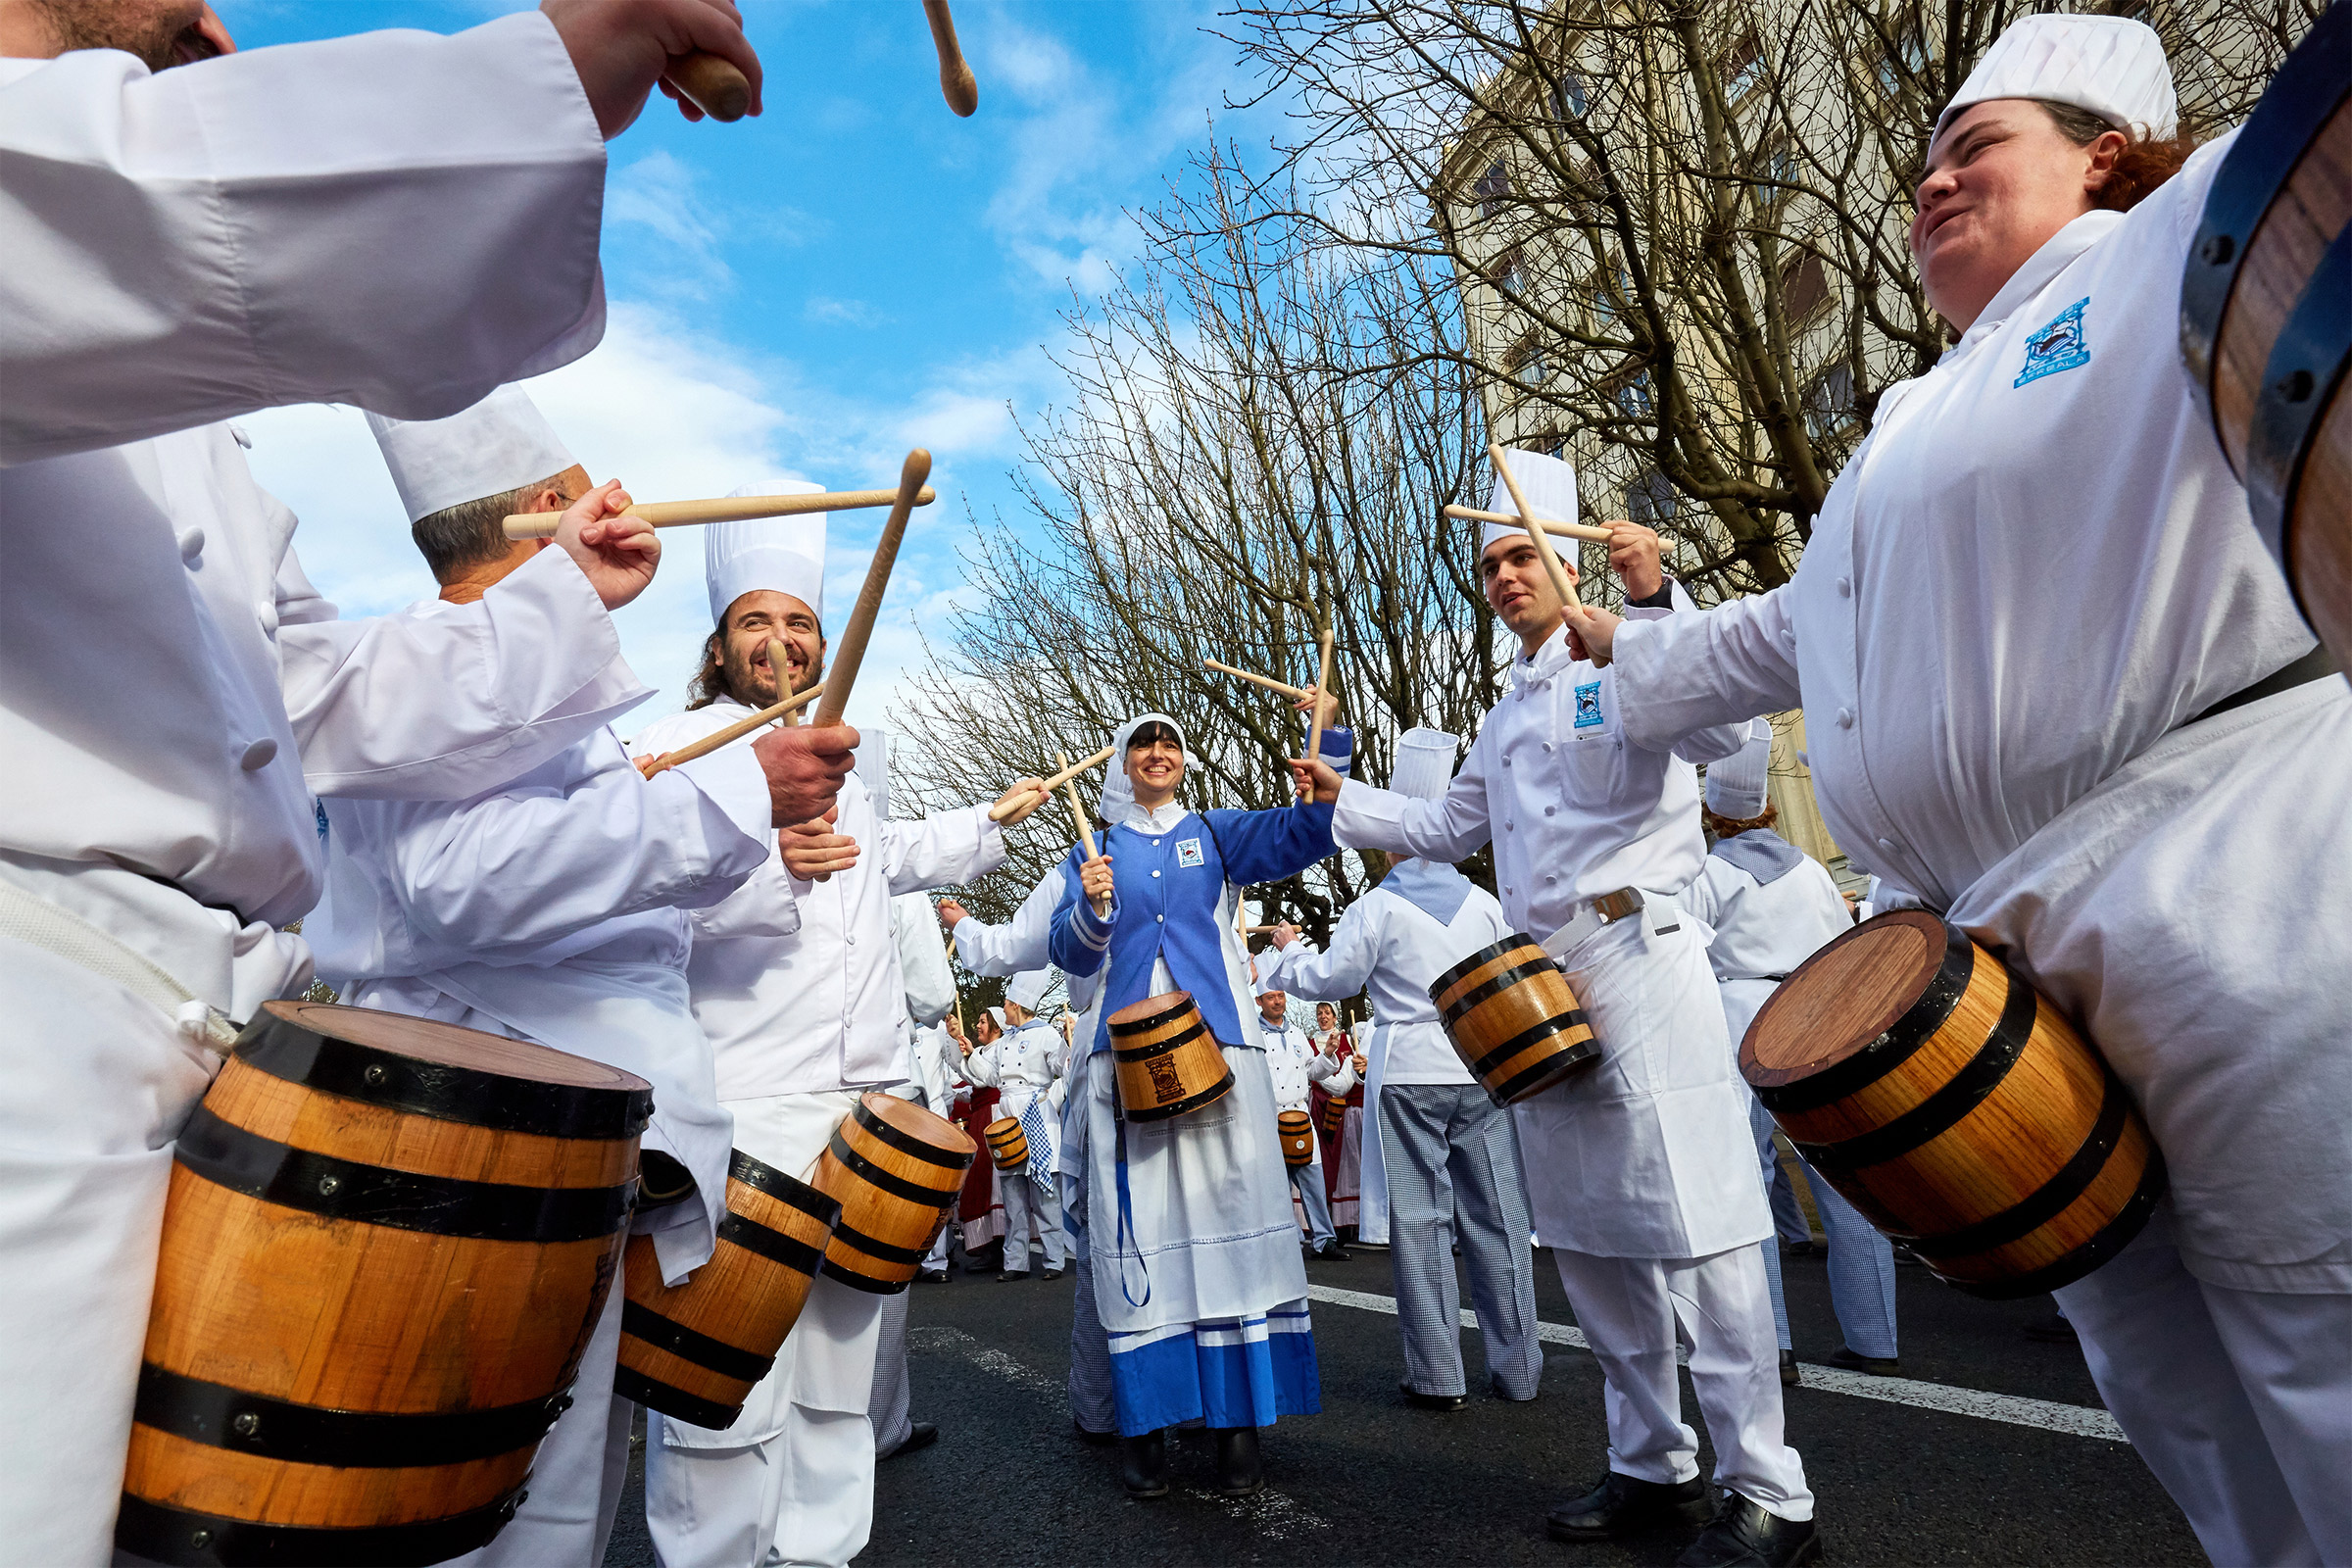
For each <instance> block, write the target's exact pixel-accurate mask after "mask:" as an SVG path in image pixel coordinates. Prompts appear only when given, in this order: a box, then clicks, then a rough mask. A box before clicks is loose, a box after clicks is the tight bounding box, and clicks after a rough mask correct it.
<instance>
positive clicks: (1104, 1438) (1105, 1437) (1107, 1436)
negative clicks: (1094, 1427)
mask: <svg viewBox="0 0 2352 1568" xmlns="http://www.w3.org/2000/svg"><path fill="white" fill-rule="evenodd" d="M1070 1432H1071V1433H1072V1435H1074V1436H1075V1437H1076V1438H1077V1439H1078V1441H1079V1442H1080V1443H1083V1444H1085V1445H1086V1446H1088V1447H1090V1448H1107V1447H1109V1446H1111V1445H1112V1444H1114V1443H1116V1442H1118V1441H1119V1435H1118V1434H1117V1433H1116V1432H1089V1431H1088V1430H1087V1429H1086V1428H1084V1427H1082V1426H1080V1425H1079V1424H1078V1423H1077V1422H1076V1421H1074V1420H1073V1421H1072V1422H1071V1423H1070Z"/></svg>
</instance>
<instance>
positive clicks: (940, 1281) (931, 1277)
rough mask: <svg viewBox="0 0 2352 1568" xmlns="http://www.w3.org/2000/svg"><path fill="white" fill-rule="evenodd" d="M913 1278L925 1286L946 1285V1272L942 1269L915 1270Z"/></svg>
mask: <svg viewBox="0 0 2352 1568" xmlns="http://www.w3.org/2000/svg"><path fill="white" fill-rule="evenodd" d="M914 1277H915V1278H916V1279H918V1280H921V1281H922V1282H923V1283H924V1284H925V1285H945V1284H947V1283H948V1271H947V1270H946V1269H944V1268H925V1269H917V1270H915V1274H914Z"/></svg>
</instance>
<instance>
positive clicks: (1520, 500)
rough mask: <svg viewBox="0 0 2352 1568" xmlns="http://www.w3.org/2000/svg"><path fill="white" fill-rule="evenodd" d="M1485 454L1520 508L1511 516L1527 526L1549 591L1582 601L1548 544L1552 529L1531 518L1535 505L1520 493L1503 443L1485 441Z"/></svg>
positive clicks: (1573, 602)
mask: <svg viewBox="0 0 2352 1568" xmlns="http://www.w3.org/2000/svg"><path fill="white" fill-rule="evenodd" d="M1487 456H1488V457H1490V458H1493V459H1494V460H1495V472H1496V473H1499V474H1501V475H1502V486H1503V488H1504V489H1506V490H1508V491H1509V492H1510V493H1511V505H1512V506H1514V507H1517V508H1518V509H1519V515H1518V516H1517V517H1516V518H1515V519H1513V520H1514V521H1516V522H1517V523H1518V524H1519V526H1520V527H1522V528H1525V529H1526V530H1527V536H1528V537H1529V538H1530V539H1532V540H1534V541H1535V542H1536V554H1537V555H1539V556H1541V557H1543V558H1544V574H1545V575H1546V576H1548V577H1550V578H1551V591H1552V592H1553V593H1555V594H1558V595H1559V596H1560V603H1561V604H1563V605H1581V604H1583V603H1584V601H1583V600H1582V599H1579V598H1577V596H1576V584H1575V583H1573V582H1570V581H1569V580H1568V568H1567V567H1565V566H1563V565H1561V564H1560V555H1559V552H1558V551H1556V550H1554V549H1552V548H1551V530H1549V529H1548V528H1544V527H1541V526H1539V525H1538V524H1537V523H1536V522H1535V521H1534V520H1533V519H1534V517H1535V515H1536V509H1535V508H1533V507H1531V506H1529V505H1528V504H1527V497H1526V496H1525V495H1523V494H1521V493H1520V490H1519V479H1518V476H1517V475H1515V474H1513V473H1512V472H1511V465H1510V463H1509V461H1508V460H1507V459H1505V458H1504V457H1503V455H1502V443H1501V442H1499V441H1490V442H1488V443H1487Z"/></svg>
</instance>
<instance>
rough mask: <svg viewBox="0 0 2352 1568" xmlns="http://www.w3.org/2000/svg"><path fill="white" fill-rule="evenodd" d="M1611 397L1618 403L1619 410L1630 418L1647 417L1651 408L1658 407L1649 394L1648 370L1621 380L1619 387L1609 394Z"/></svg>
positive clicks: (1611, 399)
mask: <svg viewBox="0 0 2352 1568" xmlns="http://www.w3.org/2000/svg"><path fill="white" fill-rule="evenodd" d="M1609 398H1610V401H1612V402H1614V403H1615V404H1616V405H1617V412H1618V413H1620V414H1622V415H1624V416H1625V417H1627V418H1629V419H1646V418H1648V417H1649V413H1650V410H1651V409H1653V408H1654V407H1656V403H1655V401H1654V400H1653V399H1652V398H1651V397H1650V395H1649V372H1648V371H1647V370H1643V371H1642V372H1641V373H1639V374H1637V375H1632V376H1628V377H1627V378H1626V379H1625V380H1623V381H1621V382H1619V383H1618V385H1617V389H1616V390H1615V391H1613V392H1611V393H1610V394H1609Z"/></svg>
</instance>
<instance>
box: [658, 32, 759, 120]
mask: <svg viewBox="0 0 2352 1568" xmlns="http://www.w3.org/2000/svg"><path fill="white" fill-rule="evenodd" d="M662 74H663V75H664V76H667V77H668V78H669V84H670V85H671V86H673V87H675V88H677V89H678V91H680V92H682V93H684V94H685V95H686V97H687V100H688V101H689V102H691V103H692V104H693V105H694V107H695V108H697V109H700V110H701V111H702V112H703V113H704V114H706V115H709V116H710V117H711V119H712V120H719V121H725V122H727V123H734V122H735V121H738V120H741V119H742V118H743V116H744V111H746V110H748V109H750V108H751V107H752V82H751V78H750V77H748V76H746V75H745V74H744V73H742V72H740V71H738V70H736V69H735V64H734V62H733V61H731V60H723V59H721V58H720V57H718V56H717V55H714V54H711V53H708V52H707V51H704V50H700V49H698V50H696V51H695V52H694V53H693V54H690V55H680V56H678V57H677V58H676V59H674V60H672V61H671V62H670V63H669V67H668V69H667V70H665V71H663V72H662Z"/></svg>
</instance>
